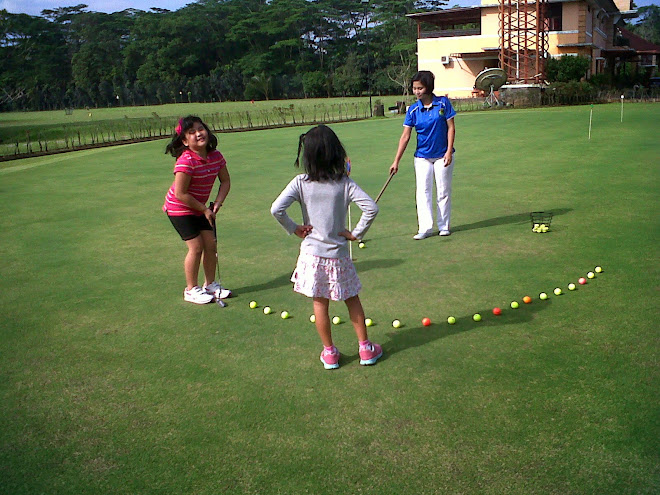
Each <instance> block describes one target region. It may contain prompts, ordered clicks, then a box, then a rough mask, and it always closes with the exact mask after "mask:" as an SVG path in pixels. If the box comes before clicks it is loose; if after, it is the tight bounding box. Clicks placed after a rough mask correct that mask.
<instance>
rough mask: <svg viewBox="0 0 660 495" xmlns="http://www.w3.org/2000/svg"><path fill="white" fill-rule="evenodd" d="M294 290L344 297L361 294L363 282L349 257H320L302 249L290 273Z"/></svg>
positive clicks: (342, 299) (335, 299) (336, 297)
mask: <svg viewBox="0 0 660 495" xmlns="http://www.w3.org/2000/svg"><path fill="white" fill-rule="evenodd" d="M291 282H293V290H294V291H295V292H298V293H300V294H303V295H305V296H307V297H323V298H325V299H330V300H331V301H345V300H346V299H349V298H351V297H353V296H356V295H358V293H359V292H360V290H361V289H362V284H361V283H360V279H359V278H358V275H357V272H356V271H355V265H353V261H352V260H351V258H350V257H348V256H347V257H345V258H321V257H320V256H314V255H313V254H304V253H300V255H299V256H298V263H297V264H296V269H295V271H294V272H293V275H291Z"/></svg>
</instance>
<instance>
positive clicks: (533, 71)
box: [499, 0, 548, 84]
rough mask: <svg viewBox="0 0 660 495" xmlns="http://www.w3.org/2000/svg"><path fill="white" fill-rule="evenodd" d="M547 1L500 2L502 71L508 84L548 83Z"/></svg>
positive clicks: (501, 0) (516, 0)
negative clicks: (546, 69) (546, 62)
mask: <svg viewBox="0 0 660 495" xmlns="http://www.w3.org/2000/svg"><path fill="white" fill-rule="evenodd" d="M546 7H547V0H529V1H528V0H499V21H500V28H499V37H500V52H499V59H500V67H501V68H502V69H504V70H505V71H506V73H507V81H509V82H510V83H520V84H541V83H543V82H545V61H546V57H547V53H548V35H547V29H546V23H545V12H546Z"/></svg>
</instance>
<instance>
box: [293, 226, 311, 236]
mask: <svg viewBox="0 0 660 495" xmlns="http://www.w3.org/2000/svg"><path fill="white" fill-rule="evenodd" d="M312 228H313V227H312V226H311V225H298V226H296V230H295V231H294V232H293V233H294V234H296V235H297V236H298V237H300V238H301V239H304V238H305V237H307V236H308V235H309V234H310V233H311V232H312Z"/></svg>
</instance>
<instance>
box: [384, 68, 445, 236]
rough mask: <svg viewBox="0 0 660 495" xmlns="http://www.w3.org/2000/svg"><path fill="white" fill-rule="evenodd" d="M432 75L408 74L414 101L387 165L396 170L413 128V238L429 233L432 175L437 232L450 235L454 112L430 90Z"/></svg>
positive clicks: (393, 170)
mask: <svg viewBox="0 0 660 495" xmlns="http://www.w3.org/2000/svg"><path fill="white" fill-rule="evenodd" d="M434 80H435V77H434V76H433V73H432V72H430V71H428V70H422V71H419V72H418V73H417V74H415V76H414V77H413V78H412V91H413V93H414V94H415V96H416V97H417V101H416V102H415V103H414V104H413V105H411V106H410V108H408V111H407V112H406V119H405V120H404V122H403V133H402V134H401V138H400V139H399V147H398V149H397V151H396V156H395V157H394V162H393V163H392V165H391V166H390V174H396V173H397V172H398V171H399V161H400V160H401V157H402V156H403V152H404V151H406V147H407V146H408V142H409V141H410V136H411V134H412V129H413V127H414V128H415V131H416V132H417V149H416V150H415V161H414V164H415V181H416V184H417V193H416V200H417V223H418V224H419V229H418V231H417V234H416V235H415V236H414V237H413V239H416V240H420V239H425V238H427V237H430V236H432V235H433V180H434V178H435V187H436V195H437V198H436V204H437V219H436V221H437V225H438V233H439V234H440V235H442V236H445V235H450V234H451V230H450V228H449V217H450V214H451V179H452V172H453V170H454V137H455V136H456V127H455V126H454V115H456V111H455V110H454V108H453V107H452V106H451V102H450V101H449V99H448V98H446V97H444V96H440V97H438V96H435V95H434V94H433V87H434Z"/></svg>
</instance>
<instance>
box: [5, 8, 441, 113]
mask: <svg viewBox="0 0 660 495" xmlns="http://www.w3.org/2000/svg"><path fill="white" fill-rule="evenodd" d="M445 3H446V0H435V1H434V0H426V1H406V0H369V1H364V0H362V1H361V0H198V1H197V2H195V3H192V4H190V5H187V6H185V7H183V8H181V9H178V10H176V11H168V10H164V9H158V8H152V9H150V10H149V11H141V10H136V9H127V10H123V11H121V12H115V13H112V14H106V13H100V12H93V11H89V10H88V8H87V5H85V4H80V5H77V6H72V7H61V8H57V9H49V10H43V11H42V12H41V15H40V16H30V15H27V14H11V13H8V12H7V11H6V10H2V11H0V88H1V89H0V92H1V94H0V110H4V111H7V110H52V109H60V108H69V107H76V108H80V107H85V106H88V107H107V106H113V105H116V106H124V105H151V104H163V103H174V102H182V101H186V102H199V101H225V100H234V101H236V100H251V99H271V98H301V97H322V96H357V95H360V94H365V93H366V92H367V91H369V90H370V91H371V92H372V93H373V94H375V95H377V94H396V93H405V92H406V91H407V87H408V81H409V78H410V76H411V74H412V72H413V71H414V70H415V69H416V64H417V62H416V56H415V48H416V26H415V23H414V22H412V21H411V20H409V19H408V18H406V17H405V14H407V13H411V12H416V11H422V10H429V9H437V8H440V7H441V6H442V5H444V4H445Z"/></svg>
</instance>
